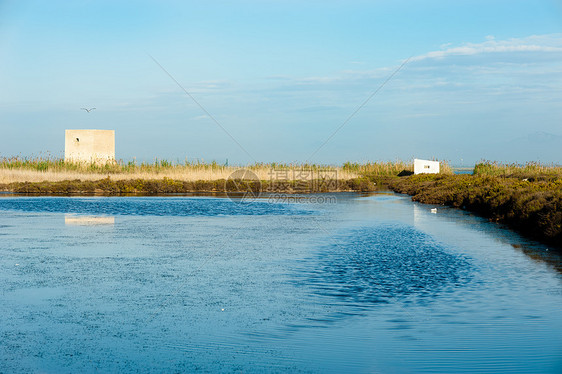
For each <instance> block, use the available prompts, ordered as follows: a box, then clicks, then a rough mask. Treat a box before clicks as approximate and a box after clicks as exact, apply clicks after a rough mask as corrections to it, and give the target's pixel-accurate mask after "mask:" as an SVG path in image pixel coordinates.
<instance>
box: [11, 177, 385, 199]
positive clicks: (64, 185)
mask: <svg viewBox="0 0 562 374" xmlns="http://www.w3.org/2000/svg"><path fill="white" fill-rule="evenodd" d="M0 188H1V189H3V190H4V191H9V192H15V193H22V194H34V195H73V194H80V195H95V194H99V195H123V194H142V195H159V194H170V193H217V194H224V193H229V192H239V193H246V192H256V193H257V192H267V193H283V194H293V193H317V192H318V193H323V192H344V191H374V190H376V189H377V186H376V184H375V183H373V182H372V181H370V180H368V179H366V178H353V179H347V180H333V181H326V180H318V179H314V180H308V181H303V180H286V181H283V182H279V181H270V180H263V181H258V180H240V179H226V180H225V179H217V180H209V181H204V180H199V181H181V180H174V179H169V178H162V179H111V178H109V177H108V178H105V179H101V180H95V181H87V180H86V181H81V180H70V181H57V182H47V181H45V182H15V183H10V184H8V185H0Z"/></svg>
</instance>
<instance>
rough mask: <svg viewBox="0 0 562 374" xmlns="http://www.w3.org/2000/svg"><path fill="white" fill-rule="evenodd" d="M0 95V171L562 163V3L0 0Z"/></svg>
mask: <svg viewBox="0 0 562 374" xmlns="http://www.w3.org/2000/svg"><path fill="white" fill-rule="evenodd" d="M150 56H153V57H154V58H155V59H156V60H157V61H158V62H159V63H160V64H161V65H162V66H163V67H164V68H165V69H166V70H167V71H168V72H169V73H170V74H171V75H172V76H173V77H174V78H175V79H176V80H177V81H178V82H179V83H180V84H181V85H182V86H183V87H184V88H185V89H186V90H187V91H188V92H189V93H190V94H191V95H192V96H193V97H194V98H195V99H196V100H197V101H198V102H199V103H200V104H201V105H202V106H203V107H204V108H205V109H206V110H207V111H208V112H209V113H210V114H211V115H212V116H213V117H214V118H215V119H216V120H217V121H218V122H219V124H220V126H222V128H221V127H220V126H219V125H217V124H216V123H215V122H214V121H213V120H212V119H210V118H209V117H208V116H207V115H206V113H205V112H204V111H203V110H202V109H201V108H200V107H199V106H198V105H197V104H196V103H194V102H193V101H192V100H191V98H189V97H188V96H187V95H186V94H185V93H184V92H183V91H182V89H181V88H180V87H178V86H177V85H176V83H175V82H174V81H173V80H172V79H171V78H170V77H169V76H168V75H166V73H165V72H164V71H162V69H161V68H160V67H159V66H158V65H157V64H156V63H155V62H154V61H153V60H152V59H151V57H150ZM409 57H411V58H410V60H409V61H408V63H407V64H406V65H404V67H403V68H402V69H401V70H400V71H399V72H398V73H397V74H396V75H395V76H394V77H393V78H392V79H391V80H390V81H389V82H388V83H387V84H386V85H385V86H384V87H383V88H382V89H381V90H380V91H379V92H378V93H377V94H376V95H375V96H374V97H373V98H372V99H371V100H370V101H369V102H368V103H367V104H366V105H365V106H364V107H362V108H361V110H359V111H358V112H357V114H356V115H355V116H354V117H353V118H352V119H351V120H349V122H347V124H346V125H345V126H344V127H342V128H341V130H340V131H339V132H338V133H337V134H336V135H334V136H333V137H332V138H331V139H330V141H329V142H328V143H326V144H325V145H324V146H323V147H321V145H322V144H323V143H324V142H325V140H326V139H328V137H330V135H331V134H332V133H333V132H334V131H335V130H336V129H337V128H338V127H340V126H341V125H342V124H343V123H344V121H345V120H346V119H347V118H348V117H349V116H350V115H351V114H352V113H353V112H354V111H355V110H356V109H357V108H358V107H359V106H360V105H361V103H363V102H364V101H365V100H366V99H367V98H368V97H369V96H370V95H371V94H372V93H373V92H374V91H375V90H376V89H377V88H378V87H379V86H380V85H381V84H382V83H383V82H384V81H385V80H386V79H387V78H388V77H389V76H390V75H391V74H392V73H393V72H394V71H395V70H396V69H397V68H398V67H399V66H400V64H401V63H403V62H404V61H405V60H406V59H408V58H409ZM0 87H2V89H1V90H0V126H1V130H2V131H1V133H0V156H12V155H21V156H39V155H45V154H48V153H49V154H51V155H54V156H58V155H62V152H63V150H64V129H67V128H100V129H115V130H116V134H117V135H116V138H117V139H116V142H117V157H118V158H122V159H125V160H128V159H132V158H133V157H136V158H137V160H152V159H153V158H155V157H158V158H167V159H170V160H184V159H186V158H187V159H189V160H194V159H204V160H206V161H211V160H217V161H219V162H224V160H226V159H227V158H228V159H229V161H230V162H231V163H240V164H245V163H250V162H254V161H259V162H271V161H276V162H304V161H311V162H317V163H342V162H344V161H366V160H371V161H375V160H394V159H397V158H399V159H404V160H407V159H410V158H412V157H418V158H432V157H435V158H438V159H441V160H449V161H450V162H451V163H453V164H470V163H473V162H475V161H478V160H480V159H491V160H499V161H507V162H515V161H518V162H524V161H542V162H556V163H561V162H562V122H561V120H562V2H561V1H540V0H535V1H513V0H511V1H490V0H488V1H475V0H473V1H432V0H428V1H415V0H412V1H400V0H393V1H307V2H303V1H273V0H272V1H208V2H200V1H197V2H195V1H183V2H180V1H177V2H175V1H164V2H149V1H136V2H116V1H67V2H62V1H48V2H45V1H1V0H0ZM81 107H96V108H97V109H96V110H95V111H93V112H92V113H89V114H88V113H86V112H85V111H82V110H80V108H81ZM223 128H224V130H223ZM225 131H226V132H227V133H228V134H230V136H229V135H228V134H227V133H226V132H225ZM231 136H232V137H233V138H235V139H236V142H235V141H233V140H232V138H231ZM237 143H238V144H237ZM320 147H321V148H320ZM319 148H320V149H319ZM318 149H319V150H318ZM316 151H317V152H316ZM315 152H316V153H315ZM248 154H249V155H248ZM312 154H314V156H312ZM311 156H312V158H311Z"/></svg>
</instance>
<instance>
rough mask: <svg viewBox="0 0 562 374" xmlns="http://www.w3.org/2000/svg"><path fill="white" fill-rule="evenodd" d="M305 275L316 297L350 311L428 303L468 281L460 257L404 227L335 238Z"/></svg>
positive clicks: (383, 227) (378, 228) (360, 230)
mask: <svg viewBox="0 0 562 374" xmlns="http://www.w3.org/2000/svg"><path fill="white" fill-rule="evenodd" d="M315 262H317V264H316V265H315V266H314V267H309V269H310V268H313V269H314V271H313V272H312V273H311V274H310V283H311V284H312V286H313V288H314V290H315V292H316V293H317V294H319V295H323V296H330V297H335V298H336V299H337V300H338V301H339V302H340V303H344V304H347V303H351V304H354V305H357V304H362V305H363V306H369V305H370V304H378V303H388V302H391V301H392V300H394V299H397V298H401V297H403V296H408V295H412V294H413V295H418V296H422V297H432V296H433V295H435V294H437V293H439V292H440V291H441V290H443V289H444V288H448V287H460V286H462V285H463V284H465V283H466V282H468V281H469V279H470V276H471V275H470V265H469V262H468V261H467V259H466V258H465V257H464V256H461V255H459V254H454V253H451V252H450V251H448V250H447V249H446V248H444V247H443V246H442V245H440V244H439V243H437V242H435V240H433V239H432V238H431V237H430V236H428V235H427V234H424V233H423V232H421V231H418V230H416V229H414V228H412V227H408V226H403V225H378V226H374V227H366V228H358V229H354V230H351V231H349V232H346V233H345V234H342V235H338V236H337V237H336V238H334V239H333V240H332V243H330V244H329V245H327V246H324V247H323V248H322V249H321V251H320V253H319V259H317V260H316V261H315Z"/></svg>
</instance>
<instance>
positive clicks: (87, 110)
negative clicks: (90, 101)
mask: <svg viewBox="0 0 562 374" xmlns="http://www.w3.org/2000/svg"><path fill="white" fill-rule="evenodd" d="M80 109H84V110H85V111H86V112H88V113H90V112H91V111H92V110H94V109H96V108H90V109H86V108H80Z"/></svg>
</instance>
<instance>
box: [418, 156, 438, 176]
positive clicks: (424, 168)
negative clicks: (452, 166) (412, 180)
mask: <svg viewBox="0 0 562 374" xmlns="http://www.w3.org/2000/svg"><path fill="white" fill-rule="evenodd" d="M414 174H439V161H429V160H419V159H417V158H415V159H414Z"/></svg>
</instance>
